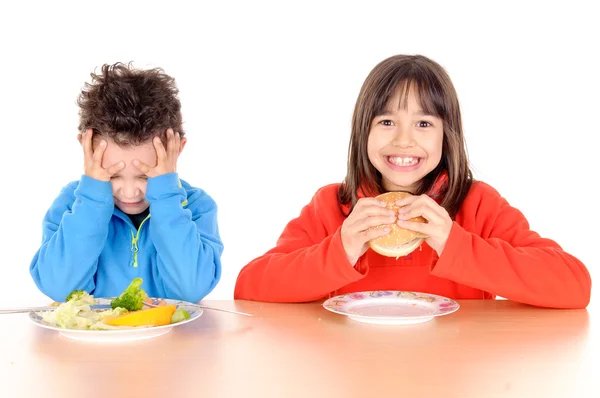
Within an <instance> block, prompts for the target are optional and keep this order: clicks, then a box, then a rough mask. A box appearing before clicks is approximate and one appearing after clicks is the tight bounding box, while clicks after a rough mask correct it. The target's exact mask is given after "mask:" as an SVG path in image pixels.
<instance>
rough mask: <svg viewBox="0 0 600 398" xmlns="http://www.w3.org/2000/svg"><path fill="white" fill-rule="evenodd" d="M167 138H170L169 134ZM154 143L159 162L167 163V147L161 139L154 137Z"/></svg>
mask: <svg viewBox="0 0 600 398" xmlns="http://www.w3.org/2000/svg"><path fill="white" fill-rule="evenodd" d="M167 136H168V134H167ZM167 142H168V140H167ZM152 143H153V144H154V149H155V150H156V156H158V160H159V161H165V160H166V159H167V151H166V150H165V146H164V145H163V143H162V141H161V140H160V138H158V137H154V139H153V140H152Z"/></svg>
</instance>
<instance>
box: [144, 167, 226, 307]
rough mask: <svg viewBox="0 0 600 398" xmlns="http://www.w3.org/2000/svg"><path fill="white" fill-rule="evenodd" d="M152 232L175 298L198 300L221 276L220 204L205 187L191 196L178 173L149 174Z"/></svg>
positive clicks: (165, 279)
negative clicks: (205, 190)
mask: <svg viewBox="0 0 600 398" xmlns="http://www.w3.org/2000/svg"><path fill="white" fill-rule="evenodd" d="M146 198H147V200H148V202H149V203H150V214H151V215H152V219H151V222H150V238H151V240H152V242H153V244H154V246H155V248H156V251H157V253H158V259H157V267H158V274H159V276H160V278H161V279H162V281H163V284H164V289H165V292H166V293H167V295H168V296H169V297H171V298H177V299H180V300H185V301H190V302H197V301H199V300H201V299H202V298H204V297H205V296H206V295H207V294H208V293H210V292H211V291H212V290H213V289H214V287H215V286H216V285H217V283H218V282H219V279H220V277H221V254H222V253H223V244H222V242H221V239H220V236H219V229H218V224H217V205H216V203H215V202H214V200H213V199H212V198H211V197H210V196H209V195H207V194H206V193H205V192H204V191H201V190H196V191H195V192H194V193H193V194H192V195H191V196H190V198H189V199H188V198H187V193H186V190H185V189H184V188H183V187H182V186H181V184H180V182H179V178H178V176H177V173H169V174H164V175H161V176H158V177H153V178H150V179H148V188H147V190H146Z"/></svg>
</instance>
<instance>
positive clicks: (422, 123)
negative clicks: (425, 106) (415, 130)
mask: <svg viewBox="0 0 600 398" xmlns="http://www.w3.org/2000/svg"><path fill="white" fill-rule="evenodd" d="M417 126H419V127H429V126H431V123H429V122H426V121H425V120H421V121H420V122H418V123H417Z"/></svg>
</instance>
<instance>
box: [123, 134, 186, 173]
mask: <svg viewBox="0 0 600 398" xmlns="http://www.w3.org/2000/svg"><path fill="white" fill-rule="evenodd" d="M152 143H153V144H154V148H155V149H156V156H157V158H158V162H157V164H156V167H150V166H148V165H147V164H145V163H143V162H142V161H141V160H139V159H135V160H134V161H133V165H134V166H135V167H136V168H137V169H138V170H139V171H141V172H142V173H144V174H145V175H147V176H148V177H158V176H160V175H163V174H168V173H174V172H176V171H177V158H178V157H179V153H180V152H181V137H180V135H179V133H173V130H172V129H168V130H167V149H166V150H165V146H164V145H163V144H162V142H161V141H160V138H158V137H154V139H153V140H152Z"/></svg>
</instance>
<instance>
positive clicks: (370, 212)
mask: <svg viewBox="0 0 600 398" xmlns="http://www.w3.org/2000/svg"><path fill="white" fill-rule="evenodd" d="M378 215H379V216H390V217H391V216H395V215H396V212H395V211H394V210H392V209H387V208H385V207H379V206H377V205H363V206H361V207H360V208H359V207H356V208H354V210H353V211H352V213H351V214H350V216H354V218H364V217H371V216H378Z"/></svg>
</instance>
